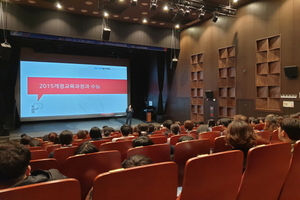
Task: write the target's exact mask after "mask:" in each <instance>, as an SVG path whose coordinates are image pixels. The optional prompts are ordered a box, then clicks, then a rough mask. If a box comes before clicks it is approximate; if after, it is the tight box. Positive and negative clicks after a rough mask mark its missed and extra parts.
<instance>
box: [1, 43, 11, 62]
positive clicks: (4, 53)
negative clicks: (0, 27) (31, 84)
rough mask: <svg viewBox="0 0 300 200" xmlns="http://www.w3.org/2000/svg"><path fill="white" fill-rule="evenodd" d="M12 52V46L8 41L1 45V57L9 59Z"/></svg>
mask: <svg viewBox="0 0 300 200" xmlns="http://www.w3.org/2000/svg"><path fill="white" fill-rule="evenodd" d="M10 52H11V46H10V44H8V43H1V45H0V58H1V59H9V57H10Z"/></svg>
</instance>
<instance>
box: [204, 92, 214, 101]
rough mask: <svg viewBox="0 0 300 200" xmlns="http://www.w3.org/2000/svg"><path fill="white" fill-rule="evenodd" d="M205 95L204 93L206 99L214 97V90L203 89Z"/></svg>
mask: <svg viewBox="0 0 300 200" xmlns="http://www.w3.org/2000/svg"><path fill="white" fill-rule="evenodd" d="M205 95H206V98H208V99H213V98H214V92H213V91H211V90H205Z"/></svg>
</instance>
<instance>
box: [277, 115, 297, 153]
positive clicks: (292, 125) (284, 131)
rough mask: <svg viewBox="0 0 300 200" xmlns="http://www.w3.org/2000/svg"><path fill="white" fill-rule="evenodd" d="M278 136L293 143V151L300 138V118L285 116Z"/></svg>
mask: <svg viewBox="0 0 300 200" xmlns="http://www.w3.org/2000/svg"><path fill="white" fill-rule="evenodd" d="M278 137H279V139H280V140H282V141H283V142H288V143H290V144H291V152H293V151H294V144H295V142H296V141H297V140H300V120H299V118H285V119H283V121H282V123H281V126H280V127H279V131H278Z"/></svg>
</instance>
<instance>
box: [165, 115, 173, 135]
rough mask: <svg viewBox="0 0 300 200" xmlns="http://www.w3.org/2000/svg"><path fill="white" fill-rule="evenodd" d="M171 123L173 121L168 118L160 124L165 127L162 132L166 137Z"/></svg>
mask: <svg viewBox="0 0 300 200" xmlns="http://www.w3.org/2000/svg"><path fill="white" fill-rule="evenodd" d="M172 124H173V121H172V120H170V119H168V120H166V121H164V123H163V124H162V125H163V127H164V128H165V129H166V131H165V132H164V134H165V135H166V136H167V137H168V135H169V133H170V132H171V125H172Z"/></svg>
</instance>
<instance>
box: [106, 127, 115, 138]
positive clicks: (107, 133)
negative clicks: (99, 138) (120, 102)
mask: <svg viewBox="0 0 300 200" xmlns="http://www.w3.org/2000/svg"><path fill="white" fill-rule="evenodd" d="M114 131H115V129H114V128H113V127H106V128H104V129H103V134H104V135H105V136H106V137H108V136H109V135H110V134H111V133H112V132H114Z"/></svg>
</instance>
